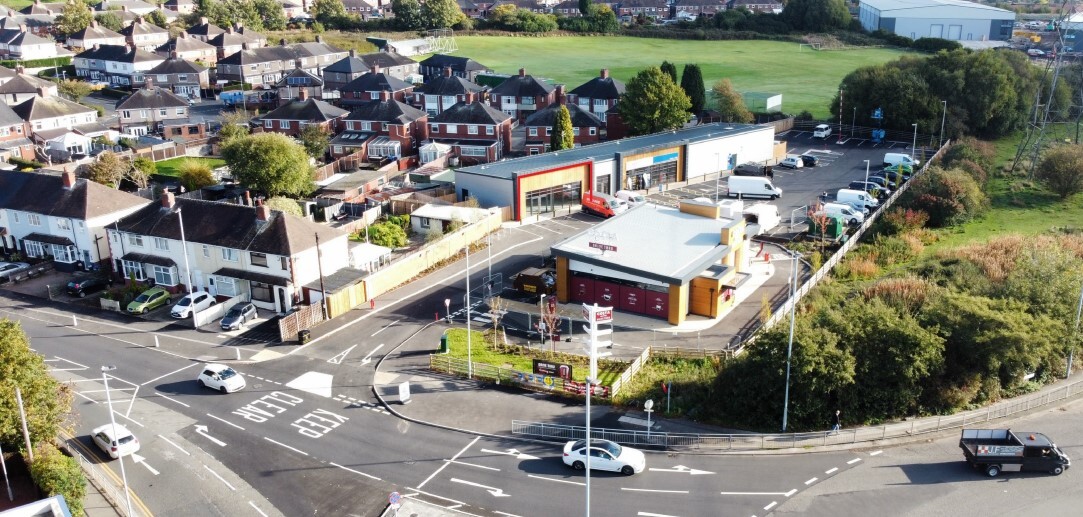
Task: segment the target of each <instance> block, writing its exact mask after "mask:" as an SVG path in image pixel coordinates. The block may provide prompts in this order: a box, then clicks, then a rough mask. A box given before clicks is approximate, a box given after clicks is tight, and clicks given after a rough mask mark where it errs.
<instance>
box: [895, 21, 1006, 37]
mask: <svg viewBox="0 0 1083 517" xmlns="http://www.w3.org/2000/svg"><path fill="white" fill-rule="evenodd" d="M990 23H991V20H989V19H963V18H934V19H929V18H920V19H919V18H896V19H895V34H898V35H900V36H906V37H907V38H910V39H918V38H944V39H949V40H955V41H987V40H989V27H990Z"/></svg>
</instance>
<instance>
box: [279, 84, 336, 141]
mask: <svg viewBox="0 0 1083 517" xmlns="http://www.w3.org/2000/svg"><path fill="white" fill-rule="evenodd" d="M349 114H350V112H349V111H346V110H344V109H342V108H337V107H335V106H332V105H330V104H328V103H326V102H324V101H321V100H316V99H310V98H308V93H307V90H301V91H300V92H299V93H298V97H297V100H295V101H290V103H289V104H286V105H284V106H279V107H278V108H275V109H274V110H272V111H271V112H270V113H268V114H266V115H264V116H263V117H260V121H261V124H262V126H263V130H264V131H267V132H273V133H282V134H284V135H289V136H297V135H300V134H301V129H302V128H303V127H304V126H310V125H317V126H320V127H322V128H323V129H324V130H325V131H327V132H328V133H330V134H332V135H333V134H335V133H338V132H339V131H340V130H341V129H342V119H344V118H346V115H349Z"/></svg>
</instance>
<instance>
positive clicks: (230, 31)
mask: <svg viewBox="0 0 1083 517" xmlns="http://www.w3.org/2000/svg"><path fill="white" fill-rule="evenodd" d="M226 34H235V32H234V30H233V26H232V25H230V26H229V27H226Z"/></svg>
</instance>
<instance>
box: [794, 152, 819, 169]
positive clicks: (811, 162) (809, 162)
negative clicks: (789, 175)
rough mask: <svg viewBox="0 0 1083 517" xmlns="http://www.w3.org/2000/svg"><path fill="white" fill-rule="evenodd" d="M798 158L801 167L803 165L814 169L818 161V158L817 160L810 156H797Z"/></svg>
mask: <svg viewBox="0 0 1083 517" xmlns="http://www.w3.org/2000/svg"><path fill="white" fill-rule="evenodd" d="M798 158H800V159H801V165H803V166H805V167H815V166H816V164H817V163H818V162H819V161H820V159H819V158H817V157H815V156H813V155H811V154H802V155H800V156H798Z"/></svg>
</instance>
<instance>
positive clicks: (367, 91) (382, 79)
mask: <svg viewBox="0 0 1083 517" xmlns="http://www.w3.org/2000/svg"><path fill="white" fill-rule="evenodd" d="M380 92H389V93H391V98H393V99H395V100H397V101H399V102H406V100H407V98H408V97H411V96H412V95H413V92H414V85H412V84H409V83H406V82H405V81H402V80H401V79H397V78H395V77H393V76H391V75H390V74H387V73H384V71H383V69H381V68H380V67H379V66H374V67H372V70H371V71H369V72H368V73H365V74H361V76H360V77H358V78H356V79H354V80H352V81H350V82H349V83H346V85H345V86H343V87H342V88H340V89H339V93H340V95H339V101H338V102H339V104H340V105H342V106H357V105H359V104H364V103H368V102H369V101H373V100H379V99H380Z"/></svg>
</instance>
